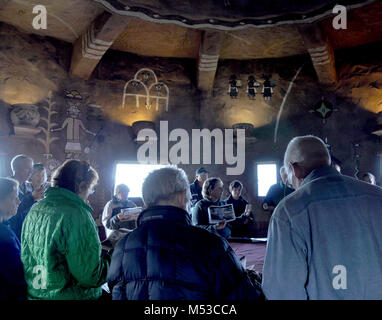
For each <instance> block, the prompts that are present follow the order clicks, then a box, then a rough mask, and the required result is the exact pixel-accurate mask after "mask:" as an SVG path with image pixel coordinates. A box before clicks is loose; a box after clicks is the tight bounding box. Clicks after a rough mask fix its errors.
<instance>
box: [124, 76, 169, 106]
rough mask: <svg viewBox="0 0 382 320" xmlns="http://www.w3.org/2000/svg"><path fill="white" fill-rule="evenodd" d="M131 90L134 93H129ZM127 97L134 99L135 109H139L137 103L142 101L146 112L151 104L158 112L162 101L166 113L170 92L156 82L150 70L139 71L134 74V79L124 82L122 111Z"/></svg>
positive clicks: (159, 82)
mask: <svg viewBox="0 0 382 320" xmlns="http://www.w3.org/2000/svg"><path fill="white" fill-rule="evenodd" d="M129 90H130V91H129ZM133 90H134V91H135V93H132V92H131V91H133ZM128 96H132V97H135V102H136V107H137V108H139V101H140V100H141V99H144V101H145V107H146V109H147V110H150V109H151V107H152V104H153V103H155V107H156V111H158V110H159V104H160V102H161V101H162V102H164V104H165V110H166V111H168V102H169V96H170V91H169V89H168V87H167V85H166V84H164V83H163V82H161V81H158V78H157V76H156V74H155V72H154V71H153V70H151V69H148V68H142V69H140V70H139V71H138V72H137V73H136V74H135V76H134V79H131V80H129V81H127V82H126V84H125V87H124V88H123V97H122V109H124V108H125V104H126V97H128Z"/></svg>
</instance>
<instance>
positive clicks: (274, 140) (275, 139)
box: [273, 64, 304, 143]
mask: <svg viewBox="0 0 382 320" xmlns="http://www.w3.org/2000/svg"><path fill="white" fill-rule="evenodd" d="M303 66H304V64H303V65H302V66H301V67H300V69H298V70H297V72H296V74H295V75H294V77H293V79H292V81H291V82H290V83H289V86H288V90H287V92H286V94H285V96H284V98H283V101H282V102H281V106H280V110H279V113H278V114H277V121H276V127H275V135H274V139H273V142H274V143H276V142H277V131H278V129H279V123H280V118H281V114H282V113H283V110H284V104H285V101H286V99H287V97H288V95H289V92H290V91H291V89H292V86H293V83H294V81H295V80H296V78H297V76H298V74H299V73H300V71H301V69H302V67H303Z"/></svg>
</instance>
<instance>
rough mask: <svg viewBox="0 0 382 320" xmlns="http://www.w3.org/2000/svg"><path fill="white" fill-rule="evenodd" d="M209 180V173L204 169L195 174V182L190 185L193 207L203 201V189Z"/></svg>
mask: <svg viewBox="0 0 382 320" xmlns="http://www.w3.org/2000/svg"><path fill="white" fill-rule="evenodd" d="M207 179H208V171H207V170H206V169H204V168H199V169H198V170H196V172H195V180H194V182H193V183H191V184H190V191H191V206H195V204H196V203H197V202H198V201H200V200H202V199H203V195H202V189H203V183H204V182H205V181H206V180H207Z"/></svg>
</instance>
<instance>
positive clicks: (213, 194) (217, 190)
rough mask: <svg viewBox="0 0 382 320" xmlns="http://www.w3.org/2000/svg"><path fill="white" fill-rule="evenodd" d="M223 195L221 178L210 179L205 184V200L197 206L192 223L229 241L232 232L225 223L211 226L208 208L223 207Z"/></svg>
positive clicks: (203, 192) (203, 191)
mask: <svg viewBox="0 0 382 320" xmlns="http://www.w3.org/2000/svg"><path fill="white" fill-rule="evenodd" d="M222 193H223V182H222V181H221V180H220V178H209V179H207V180H206V181H205V182H204V184H203V190H202V194H203V199H202V200H200V201H198V202H197V203H196V205H195V210H194V213H193V214H192V223H193V224H194V225H195V226H198V227H200V228H203V229H206V230H208V231H210V232H213V233H216V234H218V235H219V236H222V237H223V238H226V239H228V238H229V237H230V235H231V230H230V228H229V227H228V225H227V223H226V222H225V221H223V222H220V223H218V224H209V219H208V208H209V207H210V206H223V205H225V202H224V201H223V200H221V199H220V198H221V195H222Z"/></svg>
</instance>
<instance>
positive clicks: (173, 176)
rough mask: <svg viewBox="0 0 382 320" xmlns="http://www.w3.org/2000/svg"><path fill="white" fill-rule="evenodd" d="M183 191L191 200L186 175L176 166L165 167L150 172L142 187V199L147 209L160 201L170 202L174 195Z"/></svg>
mask: <svg viewBox="0 0 382 320" xmlns="http://www.w3.org/2000/svg"><path fill="white" fill-rule="evenodd" d="M184 191H186V192H187V197H188V199H191V193H190V188H189V184H188V178H187V175H186V173H185V172H184V171H183V170H182V169H180V168H178V167H177V166H166V167H164V168H161V169H157V170H154V171H152V172H150V173H149V175H148V176H147V177H146V179H145V181H144V182H143V185H142V197H143V201H144V203H145V204H146V206H147V207H151V206H154V205H156V204H157V203H158V202H159V201H161V200H170V201H171V200H172V199H173V197H174V196H175V195H176V194H178V193H181V192H184Z"/></svg>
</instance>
